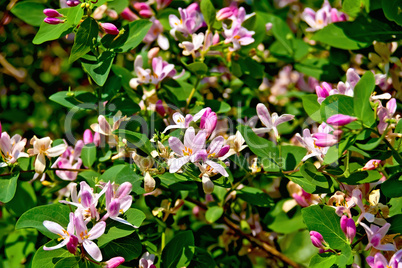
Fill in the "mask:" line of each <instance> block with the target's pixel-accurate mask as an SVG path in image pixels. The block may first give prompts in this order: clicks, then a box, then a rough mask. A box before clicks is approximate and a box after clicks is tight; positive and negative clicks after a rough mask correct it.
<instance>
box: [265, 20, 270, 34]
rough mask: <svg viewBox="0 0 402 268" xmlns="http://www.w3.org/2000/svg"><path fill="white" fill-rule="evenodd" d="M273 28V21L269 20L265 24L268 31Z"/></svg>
mask: <svg viewBox="0 0 402 268" xmlns="http://www.w3.org/2000/svg"><path fill="white" fill-rule="evenodd" d="M271 29H272V22H268V23H267V24H265V30H266V31H267V32H269V31H270V30H271Z"/></svg>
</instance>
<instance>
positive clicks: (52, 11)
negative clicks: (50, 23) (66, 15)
mask: <svg viewBox="0 0 402 268" xmlns="http://www.w3.org/2000/svg"><path fill="white" fill-rule="evenodd" d="M43 14H45V15H46V16H47V17H49V18H56V17H63V15H62V14H60V13H59V12H58V11H57V10H55V9H52V8H46V9H44V10H43Z"/></svg>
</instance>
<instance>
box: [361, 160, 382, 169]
mask: <svg viewBox="0 0 402 268" xmlns="http://www.w3.org/2000/svg"><path fill="white" fill-rule="evenodd" d="M380 163H381V160H379V159H371V160H370V161H368V162H367V163H366V164H365V165H364V167H363V168H362V170H373V169H376V168H377V167H378V165H379V164H380Z"/></svg>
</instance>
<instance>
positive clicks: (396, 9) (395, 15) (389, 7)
mask: <svg viewBox="0 0 402 268" xmlns="http://www.w3.org/2000/svg"><path fill="white" fill-rule="evenodd" d="M381 4H382V10H383V11H384V15H385V17H386V18H387V19H389V20H390V21H395V22H396V23H397V24H399V25H401V26H402V18H401V15H400V14H401V13H400V11H401V9H402V1H401V0H382V1H381Z"/></svg>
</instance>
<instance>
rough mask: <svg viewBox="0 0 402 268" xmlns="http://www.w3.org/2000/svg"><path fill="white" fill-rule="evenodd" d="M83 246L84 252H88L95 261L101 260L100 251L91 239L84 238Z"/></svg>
mask: <svg viewBox="0 0 402 268" xmlns="http://www.w3.org/2000/svg"><path fill="white" fill-rule="evenodd" d="M83 245H84V248H85V250H86V252H88V254H89V256H91V257H92V258H93V259H94V260H96V261H101V260H102V252H101V251H100V249H99V247H98V246H97V245H96V244H95V243H94V242H92V241H91V240H88V239H85V241H84V243H83Z"/></svg>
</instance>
